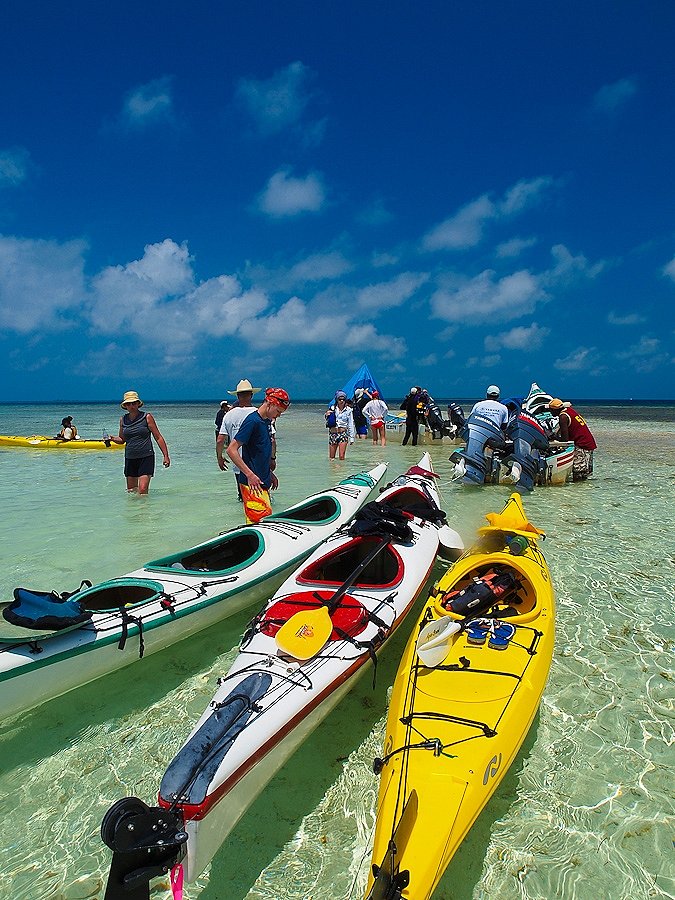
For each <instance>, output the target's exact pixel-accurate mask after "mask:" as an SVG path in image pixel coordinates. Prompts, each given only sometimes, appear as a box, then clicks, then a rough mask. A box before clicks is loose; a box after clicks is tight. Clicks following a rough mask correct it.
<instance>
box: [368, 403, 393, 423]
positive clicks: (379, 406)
mask: <svg viewBox="0 0 675 900" xmlns="http://www.w3.org/2000/svg"><path fill="white" fill-rule="evenodd" d="M388 412H389V407H388V406H387V404H386V403H385V402H384V400H380V399H379V398H378V399H376V400H369V401H368V402H367V403H366V405H365V406H364V407H363V415H364V416H366V418H368V419H369V420H370V421H371V422H372V421H373V419H382V420H384V419H386V417H387V413H388Z"/></svg>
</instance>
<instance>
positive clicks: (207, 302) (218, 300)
mask: <svg viewBox="0 0 675 900" xmlns="http://www.w3.org/2000/svg"><path fill="white" fill-rule="evenodd" d="M268 303H269V301H268V299H267V296H266V295H265V294H264V292H262V291H260V290H249V291H245V290H243V289H242V286H241V284H240V282H239V280H238V279H237V278H236V277H235V276H233V275H220V276H218V277H217V278H211V279H209V280H208V281H205V282H203V283H202V284H199V285H195V283H194V273H193V270H192V265H191V259H190V256H189V254H188V250H187V247H186V245H185V244H183V245H178V244H176V243H175V242H174V241H171V240H165V241H162V242H161V243H159V244H151V245H149V246H147V247H146V248H145V252H144V254H143V257H142V258H141V259H139V260H135V261H133V262H131V263H128V264H127V265H125V266H111V267H109V268H107V269H104V270H103V271H102V272H101V273H99V275H97V276H96V277H95V278H94V280H93V282H92V301H91V304H90V309H89V315H90V321H91V324H92V327H93V329H94V331H96V332H98V333H100V334H113V333H118V332H123V333H124V334H127V335H128V334H132V335H135V336H136V337H137V338H138V340H139V341H140V342H141V343H146V344H147V343H150V344H161V346H162V352H163V354H164V361H165V364H168V362H169V361H170V360H174V362H175V361H178V360H179V359H180V358H182V357H185V355H186V354H188V353H189V352H190V351H191V350H192V348H193V347H194V346H196V345H197V344H198V342H199V340H200V339H201V338H203V337H205V336H206V337H213V338H220V337H224V336H225V335H235V334H237V333H238V331H239V329H240V328H241V326H242V324H243V323H244V322H246V321H247V320H249V319H253V318H254V317H255V316H258V315H260V314H262V313H263V312H264V311H265V309H266V308H267V306H268Z"/></svg>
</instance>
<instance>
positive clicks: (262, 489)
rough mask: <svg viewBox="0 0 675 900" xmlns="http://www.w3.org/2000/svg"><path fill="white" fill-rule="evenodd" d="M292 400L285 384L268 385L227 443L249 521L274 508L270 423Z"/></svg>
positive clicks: (275, 477)
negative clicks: (271, 501) (257, 403)
mask: <svg viewBox="0 0 675 900" xmlns="http://www.w3.org/2000/svg"><path fill="white" fill-rule="evenodd" d="M290 404H291V400H290V397H289V396H288V394H287V393H286V391H285V390H284V389H283V388H267V390H266V391H265V400H264V402H263V403H262V404H261V405H260V407H259V408H258V409H257V410H255V411H254V412H252V413H251V414H250V415H249V416H247V417H246V419H244V421H243V422H242V424H241V426H240V428H239V431H238V432H237V436H236V437H235V438H233V439H232V440H231V441H230V443H229V445H228V447H227V451H226V452H227V455H228V456H229V457H230V459H231V460H232V462H233V463H234V465H235V466H236V467H237V468H238V469H239V474H238V475H237V481H238V482H239V485H240V487H241V493H242V499H243V501H244V512H245V513H246V521H247V522H259V521H260V519H262V518H264V517H265V516H268V515H269V514H270V513H271V512H272V506H271V504H270V496H269V491H270V490H273V491H274V490H276V489H277V487H278V486H279V481H278V479H277V476H276V475H275V474H274V469H275V467H276V463H275V456H274V454H273V444H272V437H271V434H270V428H269V425H270V423H271V422H274V420H275V419H278V418H279V416H280V415H281V414H282V413H283V412H285V411H286V410H287V409H288V407H289V406H290Z"/></svg>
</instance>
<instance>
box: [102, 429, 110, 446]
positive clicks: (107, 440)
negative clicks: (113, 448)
mask: <svg viewBox="0 0 675 900" xmlns="http://www.w3.org/2000/svg"><path fill="white" fill-rule="evenodd" d="M103 443H104V444H105V445H106V447H109V446H110V435H109V434H108V432H107V431H104V432H103Z"/></svg>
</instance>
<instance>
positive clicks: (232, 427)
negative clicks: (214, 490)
mask: <svg viewBox="0 0 675 900" xmlns="http://www.w3.org/2000/svg"><path fill="white" fill-rule="evenodd" d="M255 411H256V407H255V406H235V407H233V408H232V409H231V410H230V411H229V412H226V413H225V415H224V416H223V421H222V422H221V423H220V432H219V433H220V434H226V435H227V442H228V444H229V442H230V441H233V440H234V439H235V438H236V436H237V432H238V431H239V429H240V428H241V426H242V423H243V421H244V419H246V418H248V416H250V415H251V413H253V412H255ZM232 471H233V472H234V474H235V475H236V474H237V473H238V472H239V471H240V470H239V469H238V468H237V466H235V464H234V463H232Z"/></svg>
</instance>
